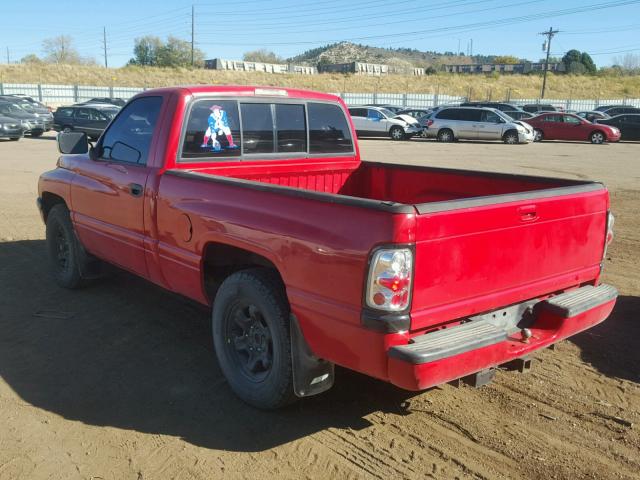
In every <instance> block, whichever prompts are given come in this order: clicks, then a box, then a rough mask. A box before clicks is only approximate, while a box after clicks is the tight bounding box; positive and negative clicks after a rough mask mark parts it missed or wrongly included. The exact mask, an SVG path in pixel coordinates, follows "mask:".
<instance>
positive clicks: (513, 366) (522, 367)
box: [500, 357, 533, 373]
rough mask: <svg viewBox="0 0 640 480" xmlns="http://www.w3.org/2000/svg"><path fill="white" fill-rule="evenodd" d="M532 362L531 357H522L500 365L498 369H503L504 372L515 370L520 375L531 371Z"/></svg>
mask: <svg viewBox="0 0 640 480" xmlns="http://www.w3.org/2000/svg"><path fill="white" fill-rule="evenodd" d="M532 362H533V359H532V358H531V357H522V358H516V359H514V360H511V361H510V362H507V363H503V364H502V365H500V367H501V368H504V369H505V370H511V371H515V370H517V371H518V372H520V373H526V372H528V371H529V370H531V366H532Z"/></svg>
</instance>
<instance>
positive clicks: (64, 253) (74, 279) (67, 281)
mask: <svg viewBox="0 0 640 480" xmlns="http://www.w3.org/2000/svg"><path fill="white" fill-rule="evenodd" d="M46 241H47V250H48V253H49V262H50V266H51V271H52V273H53V278H54V280H55V281H56V283H57V284H58V285H60V286H61V287H64V288H69V289H74V288H78V287H80V286H82V284H83V280H82V276H81V275H80V272H81V267H82V265H81V263H82V261H81V256H80V255H81V254H80V251H81V248H82V247H81V246H80V243H79V242H78V239H77V237H76V233H75V231H74V230H73V225H72V224H71V218H70V217H69V210H68V209H67V207H66V205H64V204H61V203H60V204H57V205H54V206H53V207H52V208H51V210H50V211H49V214H48V215H47V228H46Z"/></svg>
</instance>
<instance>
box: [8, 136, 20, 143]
mask: <svg viewBox="0 0 640 480" xmlns="http://www.w3.org/2000/svg"><path fill="white" fill-rule="evenodd" d="M9 140H11V141H12V142H17V141H18V140H20V137H11V138H10V139H9Z"/></svg>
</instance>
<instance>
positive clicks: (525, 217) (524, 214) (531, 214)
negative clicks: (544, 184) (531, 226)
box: [518, 205, 538, 222]
mask: <svg viewBox="0 0 640 480" xmlns="http://www.w3.org/2000/svg"><path fill="white" fill-rule="evenodd" d="M537 210H538V209H537V208H536V206H535V205H524V206H522V207H520V208H518V214H519V215H520V220H522V221H523V222H532V221H533V220H537V219H538V212H537Z"/></svg>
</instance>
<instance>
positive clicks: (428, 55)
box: [287, 42, 474, 67]
mask: <svg viewBox="0 0 640 480" xmlns="http://www.w3.org/2000/svg"><path fill="white" fill-rule="evenodd" d="M473 61H474V59H473V58H472V57H466V56H457V55H453V54H451V52H447V53H445V54H442V53H437V52H423V51H420V50H414V49H411V48H395V49H394V48H379V47H370V46H368V45H359V44H355V43H350V42H340V43H333V44H330V45H326V46H324V47H319V48H314V49H311V50H307V51H306V52H303V53H301V54H300V55H296V56H295V57H291V58H289V59H287V62H289V63H295V64H303V65H317V64H319V63H320V64H323V63H347V62H365V63H384V64H387V65H393V66H395V67H436V66H437V65H439V64H442V63H460V64H463V63H472V62H473Z"/></svg>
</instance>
